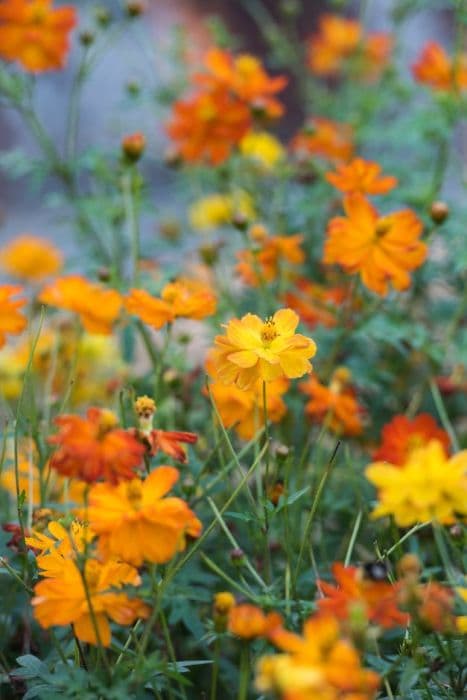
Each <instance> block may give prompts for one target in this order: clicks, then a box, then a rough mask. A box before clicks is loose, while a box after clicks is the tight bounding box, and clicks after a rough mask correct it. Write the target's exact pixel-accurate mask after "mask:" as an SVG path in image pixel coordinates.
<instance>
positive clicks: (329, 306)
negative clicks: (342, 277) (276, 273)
mask: <svg viewBox="0 0 467 700" xmlns="http://www.w3.org/2000/svg"><path fill="white" fill-rule="evenodd" d="M295 288H296V290H297V291H292V292H287V294H286V295H285V303H286V304H287V306H290V308H291V309H293V310H294V311H296V312H297V313H298V315H299V316H300V318H301V320H302V321H303V323H306V325H307V326H308V327H309V328H314V327H315V326H318V325H322V326H326V328H333V327H334V326H335V325H336V323H337V312H338V309H339V307H340V306H341V304H342V302H343V301H344V299H345V298H346V290H345V288H344V287H327V286H325V285H322V284H318V283H317V282H311V281H310V280H307V279H304V278H302V279H299V280H297V281H296V282H295Z"/></svg>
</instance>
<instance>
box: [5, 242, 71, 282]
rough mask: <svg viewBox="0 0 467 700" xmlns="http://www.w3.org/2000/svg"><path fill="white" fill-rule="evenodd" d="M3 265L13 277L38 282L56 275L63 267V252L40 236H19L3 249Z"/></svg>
mask: <svg viewBox="0 0 467 700" xmlns="http://www.w3.org/2000/svg"><path fill="white" fill-rule="evenodd" d="M0 257H1V267H2V268H3V269H4V270H5V272H7V273H8V274H9V275H11V276H12V277H19V278H20V279H22V280H25V281H30V282H37V281H40V280H43V279H45V278H46V277H49V276H50V275H55V274H56V273H57V272H59V271H60V268H61V267H62V262H63V259H62V254H61V253H60V251H59V250H58V249H57V248H56V247H55V246H54V245H52V243H50V242H49V241H47V240H46V239H44V238H40V237H39V236H31V235H29V234H24V235H22V236H17V237H16V238H15V239H13V240H12V241H11V242H10V243H8V244H7V245H6V246H5V247H4V248H3V250H2V251H1V256H0Z"/></svg>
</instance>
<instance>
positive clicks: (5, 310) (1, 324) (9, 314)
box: [0, 284, 28, 348]
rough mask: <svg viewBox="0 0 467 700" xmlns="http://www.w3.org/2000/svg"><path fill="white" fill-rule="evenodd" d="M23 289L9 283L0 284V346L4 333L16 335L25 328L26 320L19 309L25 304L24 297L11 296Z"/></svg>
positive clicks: (4, 341)
mask: <svg viewBox="0 0 467 700" xmlns="http://www.w3.org/2000/svg"><path fill="white" fill-rule="evenodd" d="M22 291H23V288H22V287H14V286H13V285H10V284H2V285H0V348H2V347H3V346H4V345H5V343H6V335H7V334H9V335H18V334H19V333H21V332H22V331H24V329H25V328H26V326H27V324H28V321H27V319H26V316H23V314H22V313H20V311H19V309H20V308H21V307H22V306H24V305H25V304H26V299H17V300H16V301H14V300H13V299H12V297H14V296H15V295H16V294H19V293H20V292H22Z"/></svg>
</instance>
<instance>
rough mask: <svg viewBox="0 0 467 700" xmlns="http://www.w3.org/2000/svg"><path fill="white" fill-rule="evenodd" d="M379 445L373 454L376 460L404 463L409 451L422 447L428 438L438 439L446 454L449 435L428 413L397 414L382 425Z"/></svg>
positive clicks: (447, 452) (448, 446)
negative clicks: (410, 415)
mask: <svg viewBox="0 0 467 700" xmlns="http://www.w3.org/2000/svg"><path fill="white" fill-rule="evenodd" d="M381 437H382V440H381V445H380V446H379V447H378V449H377V450H376V452H375V453H374V454H373V459H374V460H376V461H378V462H390V463H391V464H398V465H403V464H405V462H406V460H407V458H408V456H409V454H410V452H411V451H412V450H414V449H416V448H417V447H423V446H424V445H426V444H427V443H428V442H429V441H430V440H439V442H440V444H441V445H442V447H443V449H444V451H445V453H446V454H449V448H450V442H449V435H448V434H447V432H446V431H445V430H443V429H442V428H440V427H439V426H438V424H437V423H436V421H435V419H434V418H433V417H432V416H430V415H429V414H428V413H421V414H420V415H419V416H416V417H415V418H412V419H410V418H407V416H404V415H399V416H394V418H393V419H392V420H391V421H390V422H389V423H387V424H386V425H385V426H383V429H382V431H381Z"/></svg>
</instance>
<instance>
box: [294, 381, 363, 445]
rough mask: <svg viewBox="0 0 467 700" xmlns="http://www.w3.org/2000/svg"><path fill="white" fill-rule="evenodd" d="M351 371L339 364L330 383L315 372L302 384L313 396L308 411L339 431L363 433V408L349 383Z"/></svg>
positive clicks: (301, 387)
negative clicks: (323, 382) (322, 379)
mask: <svg viewBox="0 0 467 700" xmlns="http://www.w3.org/2000/svg"><path fill="white" fill-rule="evenodd" d="M350 380H351V374H350V372H349V370H348V369H346V368H345V367H338V368H337V369H336V370H335V372H334V374H333V375H332V377H331V381H330V383H329V387H327V386H324V384H321V383H320V382H319V381H318V380H317V379H316V377H314V376H312V377H309V379H307V380H306V382H304V383H302V384H300V386H299V388H300V391H302V392H303V393H304V394H307V395H308V396H309V397H310V400H309V401H308V403H307V404H306V405H305V413H306V414H307V415H308V416H310V418H314V419H315V420H317V421H318V422H320V423H324V425H326V427H327V428H329V430H332V431H333V432H335V433H337V434H338V435H360V434H361V433H362V431H363V424H362V414H363V412H364V409H363V408H362V406H360V405H359V403H358V401H357V399H356V398H355V391H354V389H353V388H352V387H351V386H350Z"/></svg>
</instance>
